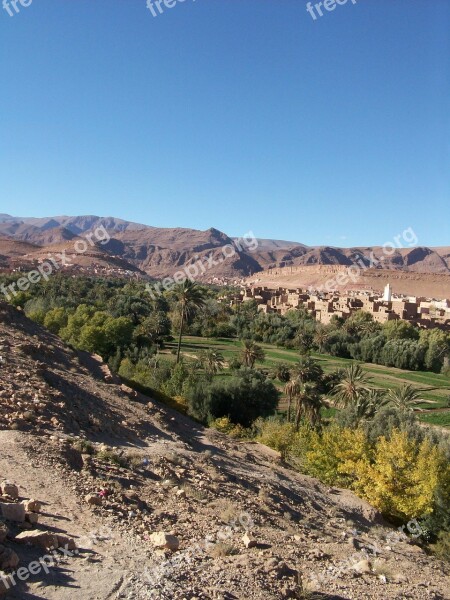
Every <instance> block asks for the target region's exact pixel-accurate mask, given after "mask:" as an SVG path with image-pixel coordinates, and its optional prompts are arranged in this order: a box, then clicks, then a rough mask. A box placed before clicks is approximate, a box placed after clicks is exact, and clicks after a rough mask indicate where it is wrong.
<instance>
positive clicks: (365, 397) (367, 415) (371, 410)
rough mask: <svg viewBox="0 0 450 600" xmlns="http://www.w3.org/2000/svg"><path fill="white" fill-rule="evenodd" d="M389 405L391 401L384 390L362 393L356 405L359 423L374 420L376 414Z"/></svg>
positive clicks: (371, 390)
mask: <svg viewBox="0 0 450 600" xmlns="http://www.w3.org/2000/svg"><path fill="white" fill-rule="evenodd" d="M387 404H389V400H388V398H387V396H386V393H385V391H384V390H376V389H373V388H371V389H368V390H367V391H366V392H363V393H361V394H360V395H359V396H358V397H357V399H356V403H355V405H354V406H355V409H356V419H357V422H358V423H360V422H361V421H369V420H370V419H373V417H374V416H375V415H376V413H377V412H378V411H379V410H380V409H381V408H383V407H384V406H386V405H387Z"/></svg>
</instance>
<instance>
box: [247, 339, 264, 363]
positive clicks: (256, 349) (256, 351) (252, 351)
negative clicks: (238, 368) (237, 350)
mask: <svg viewBox="0 0 450 600" xmlns="http://www.w3.org/2000/svg"><path fill="white" fill-rule="evenodd" d="M241 357H242V362H243V363H244V365H245V366H246V367H248V368H249V369H253V367H254V366H255V362H256V361H258V362H264V361H265V359H266V353H265V352H264V350H263V349H262V348H261V346H258V345H257V344H255V342H251V341H248V340H246V341H244V347H243V349H242V352H241Z"/></svg>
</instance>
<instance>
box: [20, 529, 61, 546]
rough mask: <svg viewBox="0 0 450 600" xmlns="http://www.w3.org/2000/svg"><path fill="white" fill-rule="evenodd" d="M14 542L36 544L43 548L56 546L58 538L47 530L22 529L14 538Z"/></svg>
mask: <svg viewBox="0 0 450 600" xmlns="http://www.w3.org/2000/svg"><path fill="white" fill-rule="evenodd" d="M14 540H15V541H16V542H19V543H22V544H30V545H31V546H38V547H39V548H43V549H44V550H51V549H53V548H58V547H59V544H58V538H57V536H56V535H54V534H53V533H50V532H49V531H22V533H19V534H18V535H16V537H15V538H14Z"/></svg>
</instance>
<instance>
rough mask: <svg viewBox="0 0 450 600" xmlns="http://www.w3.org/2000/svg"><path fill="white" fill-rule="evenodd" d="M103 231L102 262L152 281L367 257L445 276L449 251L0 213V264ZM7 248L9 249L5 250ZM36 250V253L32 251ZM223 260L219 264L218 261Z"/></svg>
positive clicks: (225, 275) (393, 266) (387, 264)
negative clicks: (191, 270)
mask: <svg viewBox="0 0 450 600" xmlns="http://www.w3.org/2000/svg"><path fill="white" fill-rule="evenodd" d="M98 227H104V228H105V229H106V230H107V231H108V234H109V236H110V237H111V240H110V242H109V243H108V244H107V245H104V246H100V247H99V250H101V252H103V253H104V256H105V260H107V257H108V256H109V257H111V258H112V257H114V259H115V260H116V259H120V260H121V261H122V262H123V264H129V265H130V267H133V269H134V270H135V269H140V270H142V271H144V272H145V273H147V274H148V275H151V276H153V277H170V276H172V275H173V274H174V272H176V271H177V270H180V269H182V268H183V267H186V266H187V265H189V264H191V263H192V262H193V261H196V260H203V261H204V262H206V261H207V260H208V256H210V255H212V256H213V257H214V259H215V263H217V264H214V265H213V266H210V265H211V263H210V264H209V266H208V270H207V272H206V273H205V274H204V277H203V278H204V279H208V278H211V277H213V276H214V277H218V278H225V279H239V278H243V277H248V276H249V275H253V274H255V273H259V272H261V271H264V270H267V269H273V268H282V267H289V266H301V265H304V266H311V267H313V266H317V265H342V266H352V265H356V264H361V263H364V264H368V263H369V262H370V259H369V257H370V256H371V255H372V256H374V257H375V258H376V259H378V260H379V261H380V265H379V267H378V268H383V269H384V270H395V271H406V272H414V273H428V274H430V273H431V274H450V247H439V248H428V247H422V246H421V247H413V248H398V249H396V250H395V252H394V253H393V254H392V255H390V256H387V255H386V254H385V252H384V250H383V248H382V247H370V246H367V247H356V248H338V247H333V246H315V247H308V246H305V245H304V244H301V243H299V242H290V241H283V240H268V239H259V240H258V244H257V247H255V245H256V244H255V241H254V240H253V243H252V244H250V243H249V244H248V245H246V244H245V240H244V242H242V241H241V242H240V243H239V244H238V243H236V239H233V238H232V237H230V236H228V235H227V234H226V233H224V232H222V231H219V230H218V229H214V228H210V229H208V230H206V231H199V230H195V229H188V228H161V227H152V226H148V225H144V224H140V223H133V222H130V221H125V220H123V219H118V218H115V217H98V216H96V215H80V216H54V217H44V218H36V217H29V218H22V217H14V216H11V215H7V214H0V237H1V238H2V240H1V252H0V254H1V255H2V262H4V261H5V260H7V258H8V256H10V255H11V256H12V255H14V256H17V252H18V246H17V244H14V242H16V243H17V242H26V243H27V244H29V245H30V246H26V247H24V248H25V249H27V250H31V251H30V252H27V253H26V254H25V253H24V256H25V255H26V256H28V257H31V258H33V254H34V253H35V254H36V256H38V255H39V256H43V255H44V253H46V252H51V248H52V247H55V245H58V246H61V245H64V244H70V243H71V242H73V241H74V240H75V239H76V238H77V237H80V236H83V235H85V234H87V233H88V232H91V231H95V229H96V228H98ZM8 244H10V246H11V248H10V250H9V251H8ZM228 245H234V248H235V254H234V255H233V256H232V257H229V258H226V260H223V252H222V248H223V247H224V246H228ZM33 248H35V250H33ZM220 258H222V260H219V259H220Z"/></svg>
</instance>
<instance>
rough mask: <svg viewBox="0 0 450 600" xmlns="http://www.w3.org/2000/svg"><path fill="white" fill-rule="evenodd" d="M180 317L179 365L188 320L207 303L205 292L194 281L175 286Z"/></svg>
mask: <svg viewBox="0 0 450 600" xmlns="http://www.w3.org/2000/svg"><path fill="white" fill-rule="evenodd" d="M172 297H173V298H174V299H175V301H176V303H177V306H178V312H179V317H180V333H179V336H178V348H177V363H179V362H180V354H181V343H182V340H183V327H184V323H185V321H186V319H187V318H188V317H189V316H190V315H191V314H192V313H193V312H194V311H195V310H197V309H199V308H201V307H202V306H203V305H204V303H205V291H204V290H203V289H202V288H201V287H200V286H199V285H198V284H197V283H195V282H194V281H191V280H190V279H186V280H185V281H184V282H183V283H180V284H179V285H177V286H175V288H174V290H173V291H172Z"/></svg>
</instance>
